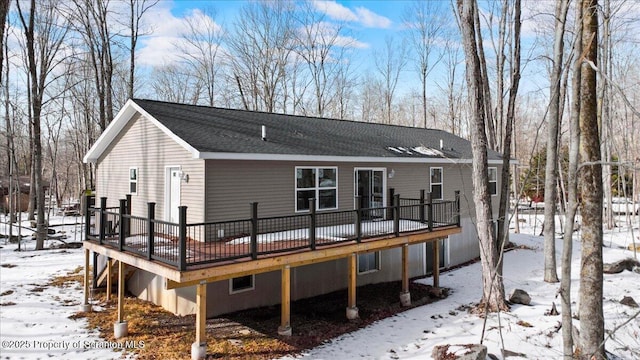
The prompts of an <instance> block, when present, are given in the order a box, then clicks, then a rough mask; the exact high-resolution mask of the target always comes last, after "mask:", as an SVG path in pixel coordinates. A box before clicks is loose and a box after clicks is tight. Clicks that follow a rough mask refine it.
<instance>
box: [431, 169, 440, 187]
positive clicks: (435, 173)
mask: <svg viewBox="0 0 640 360" xmlns="http://www.w3.org/2000/svg"><path fill="white" fill-rule="evenodd" d="M431 183H432V184H434V183H438V184H440V183H442V169H440V168H431Z"/></svg>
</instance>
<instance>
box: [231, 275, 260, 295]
mask: <svg viewBox="0 0 640 360" xmlns="http://www.w3.org/2000/svg"><path fill="white" fill-rule="evenodd" d="M254 281H255V275H247V276H240V277H236V278H233V279H229V293H230V294H236V293H240V292H244V291H249V290H253V289H254Z"/></svg>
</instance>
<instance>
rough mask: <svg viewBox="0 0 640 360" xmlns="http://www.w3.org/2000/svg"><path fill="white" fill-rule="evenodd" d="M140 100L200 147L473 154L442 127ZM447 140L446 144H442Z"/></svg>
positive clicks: (364, 153) (314, 152) (392, 154)
mask: <svg viewBox="0 0 640 360" xmlns="http://www.w3.org/2000/svg"><path fill="white" fill-rule="evenodd" d="M134 102H135V103H136V104H138V105H139V106H140V107H142V108H143V109H144V110H145V111H147V112H148V113H149V114H150V115H151V116H153V117H154V118H155V119H156V120H158V121H159V122H160V123H162V124H163V125H164V126H165V127H167V128H168V129H169V130H170V131H171V132H173V133H174V134H175V135H177V136H178V137H180V138H181V139H182V140H184V141H185V142H187V143H188V144H189V145H191V146H192V147H193V148H195V149H196V150H198V151H200V152H214V153H249V154H278V155H310V156H314V155H316V156H317V155H320V156H357V157H389V158H398V157H404V158H407V157H410V158H442V157H445V158H453V159H471V158H472V153H471V143H470V142H469V141H467V140H465V139H463V138H461V137H458V136H455V135H453V134H450V133H448V132H446V131H442V130H435V129H422V128H413V127H405V126H394V125H382V124H372V123H363V122H357V121H347V120H335V119H324V118H314V117H304V116H294V115H283V114H273V113H265V112H257V111H246V110H233V109H223V108H216V107H207V106H196V105H185V104H176V103H168V102H161V101H154V100H141V99H134ZM263 125H264V126H266V138H267V140H266V141H263V140H262V133H261V127H262V126H263ZM441 140H442V143H443V149H440V141H441ZM417 147H422V152H420V151H415V150H413V149H415V148H417ZM403 148H404V149H403ZM428 149H433V150H436V151H431V150H428ZM439 152H441V153H442V155H440V154H439ZM501 158H502V157H501V156H500V154H499V153H497V152H495V151H492V150H490V151H489V160H498V159H501Z"/></svg>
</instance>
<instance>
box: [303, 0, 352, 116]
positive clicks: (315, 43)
mask: <svg viewBox="0 0 640 360" xmlns="http://www.w3.org/2000/svg"><path fill="white" fill-rule="evenodd" d="M298 14H299V15H298V16H296V20H297V21H296V25H297V26H296V27H297V29H296V31H294V35H295V52H296V54H297V55H298V56H299V57H300V58H302V60H303V63H304V65H306V70H307V74H308V75H309V77H310V78H311V79H310V83H311V87H312V89H313V99H314V101H313V105H314V106H312V108H313V111H310V113H311V114H313V115H316V116H321V117H322V116H326V111H327V108H328V107H329V106H331V105H332V103H333V102H334V101H337V99H336V98H335V97H334V96H335V95H336V91H339V90H338V89H337V87H338V86H339V85H341V84H340V83H339V80H340V76H343V79H344V75H346V74H344V72H343V70H344V67H345V64H346V61H345V56H346V50H345V49H346V47H348V46H350V45H352V43H353V40H351V38H349V37H347V36H344V35H343V34H342V33H343V31H344V26H343V24H342V23H330V22H328V21H326V19H325V15H324V14H319V13H318V11H316V9H315V8H314V7H313V6H312V5H311V3H309V2H307V3H305V5H303V6H302V8H301V10H299V11H298ZM334 89H335V91H334Z"/></svg>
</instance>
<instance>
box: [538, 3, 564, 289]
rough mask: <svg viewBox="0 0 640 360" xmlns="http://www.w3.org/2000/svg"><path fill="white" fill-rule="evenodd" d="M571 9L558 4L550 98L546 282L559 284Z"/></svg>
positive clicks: (545, 193)
mask: <svg viewBox="0 0 640 360" xmlns="http://www.w3.org/2000/svg"><path fill="white" fill-rule="evenodd" d="M568 8H569V1H568V0H559V1H558V2H557V3H556V13H555V14H556V15H555V33H554V34H555V35H554V41H553V63H552V70H551V81H550V84H551V87H550V94H549V99H550V100H549V121H548V124H547V130H548V135H547V163H546V168H545V182H544V203H545V207H544V281H546V282H552V283H554V282H558V273H557V270H556V236H555V234H556V221H555V215H556V203H557V191H556V184H557V181H558V161H557V158H558V128H559V126H560V118H561V117H562V113H561V111H560V95H561V94H560V82H561V80H562V68H563V55H564V33H565V23H566V20H567V11H568Z"/></svg>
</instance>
